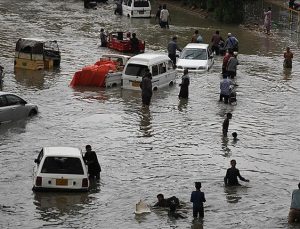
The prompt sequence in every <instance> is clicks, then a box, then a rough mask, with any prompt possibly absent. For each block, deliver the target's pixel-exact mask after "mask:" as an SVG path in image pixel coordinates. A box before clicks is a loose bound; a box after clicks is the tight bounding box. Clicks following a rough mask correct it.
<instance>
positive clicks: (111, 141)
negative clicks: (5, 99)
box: [0, 0, 300, 229]
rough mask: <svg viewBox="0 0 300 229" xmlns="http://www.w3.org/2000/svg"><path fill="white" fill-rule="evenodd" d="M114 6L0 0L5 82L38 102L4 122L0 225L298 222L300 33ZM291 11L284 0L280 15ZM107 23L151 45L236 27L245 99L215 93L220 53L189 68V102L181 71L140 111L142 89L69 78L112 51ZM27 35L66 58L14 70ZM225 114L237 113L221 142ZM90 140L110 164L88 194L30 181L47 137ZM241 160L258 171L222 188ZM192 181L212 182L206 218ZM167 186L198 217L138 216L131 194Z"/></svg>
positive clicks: (150, 196)
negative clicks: (289, 54) (103, 38)
mask: <svg viewBox="0 0 300 229" xmlns="http://www.w3.org/2000/svg"><path fill="white" fill-rule="evenodd" d="M266 6H267V5H266V4H265V5H264V7H265V8H266ZM114 7H115V6H114V4H113V2H112V1H110V2H109V4H107V5H101V4H99V5H98V9H97V10H86V9H84V8H83V2H82V1H80V0H69V1H59V0H51V1H46V0H40V1H33V0H24V1H19V0H0V12H1V13H0V19H1V22H2V23H1V26H0V53H1V55H0V64H1V65H2V66H4V68H5V77H4V83H3V91H9V92H14V93H17V94H19V95H21V96H22V97H23V98H24V99H26V100H27V101H28V102H30V103H33V104H37V105H38V107H39V114H38V115H37V116H35V117H33V118H32V119H28V120H24V121H20V122H17V123H13V124H9V125H4V126H1V127H0V153H1V162H0V173H1V174H2V176H1V178H0V187H1V188H0V213H1V214H0V228H42V227H44V228H120V229H121V228H122V229H124V228H131V229H133V228H149V229H150V228H151V229H153V228H180V229H181V228H205V229H216V228H222V229H224V228H228V229H229V228H300V227H299V226H298V227H297V226H295V227H292V226H288V224H287V215H288V211H289V207H290V201H291V192H292V190H293V189H296V188H297V184H298V183H299V174H300V166H299V161H300V154H299V141H300V132H299V130H300V116H299V112H300V96H299V88H300V78H299V75H300V74H299V73H300V65H299V55H300V52H299V48H298V45H299V40H298V37H297V36H299V34H297V33H295V32H294V31H293V30H292V32H291V31H290V30H288V28H282V29H276V30H273V31H272V35H271V36H267V35H265V34H264V33H261V32H258V31H249V30H244V29H242V28H241V27H238V26H226V25H222V24H219V23H216V22H212V21H209V20H206V19H201V18H198V17H194V16H191V15H184V16H183V13H182V12H179V11H177V10H176V9H172V8H171V7H170V12H171V17H172V21H171V26H170V29H169V30H162V29H161V28H159V26H158V25H157V24H156V23H155V22H154V18H151V19H142V20H140V19H129V18H126V17H122V16H115V15H114V14H113V11H114ZM155 10H156V7H155V6H154V7H153V12H155ZM284 13H286V12H281V11H279V9H278V8H276V7H275V6H274V18H275V17H277V18H281V16H282V14H284ZM285 16H286V15H285ZM274 20H275V19H274ZM101 28H105V30H108V31H114V30H128V31H130V32H136V33H137V37H138V38H141V39H144V40H145V41H146V51H147V52H151V51H157V50H162V51H163V52H164V51H165V50H166V45H167V43H168V41H169V40H170V38H171V37H172V36H173V35H178V43H179V45H180V46H181V47H184V46H185V45H186V44H187V43H188V42H189V41H190V38H191V36H192V34H193V32H194V30H195V29H199V32H200V34H201V35H203V38H204V41H206V42H208V41H209V40H210V37H211V35H212V34H213V33H214V32H215V30H217V29H218V30H220V33H221V35H222V36H223V37H225V35H226V34H227V33H228V32H231V33H232V34H234V35H236V37H237V38H238V39H239V41H240V54H239V55H238V59H239V61H240V65H239V66H238V73H237V78H236V83H237V84H238V85H239V86H238V88H237V100H238V101H237V105H236V106H231V105H226V104H223V103H219V102H218V99H219V81H220V79H221V75H220V72H221V62H222V58H221V57H216V58H215V64H214V66H213V68H212V70H211V71H209V72H208V73H205V74H190V77H191V85H190V96H189V97H190V98H189V100H188V102H183V101H181V102H180V101H179V100H178V93H179V86H178V84H179V83H180V77H181V75H178V80H177V84H176V85H175V86H173V87H170V88H166V89H165V90H159V91H157V92H154V95H153V97H152V102H151V106H150V109H149V110H147V109H144V108H142V105H141V96H140V92H132V91H126V90H122V89H121V88H112V89H102V88H76V89H73V88H71V87H69V86H68V85H69V83H70V81H71V79H72V77H73V74H74V73H75V72H76V71H77V70H79V69H81V68H82V67H83V66H86V65H89V64H92V63H94V62H96V61H97V60H98V59H99V57H100V56H101V55H102V54H104V53H107V52H109V53H111V52H113V51H111V50H108V49H106V48H99V47H98V43H99V31H100V29H101ZM21 37H39V38H46V39H55V40H57V41H58V44H59V46H60V50H61V53H62V61H61V66H60V68H59V69H57V70H53V71H37V72H32V71H25V70H20V69H19V70H18V71H14V65H13V62H14V49H15V43H16V41H17V40H18V39H19V38H21ZM286 46H290V47H291V50H292V51H293V52H294V60H293V69H292V70H291V71H290V72H287V71H283V67H282V63H283V51H284V50H285V47H286ZM227 112H232V114H233V118H232V120H231V122H230V126H229V138H228V139H223V137H222V134H221V133H222V131H221V126H222V122H223V120H224V118H225V114H226V113H227ZM234 131H236V132H237V133H238V138H239V141H237V142H233V140H232V137H231V133H232V132H234ZM86 144H90V145H92V147H93V149H94V150H95V151H96V153H97V155H98V159H99V161H100V164H101V167H102V172H101V180H100V183H99V184H95V185H94V186H93V188H92V190H91V191H90V192H89V193H87V194H51V193H37V194H35V193H34V192H32V190H31V188H32V180H33V177H32V171H33V166H34V159H35V158H36V156H37V154H38V152H39V150H40V149H41V148H42V147H44V146H75V147H79V148H81V149H84V146H85V145H86ZM231 159H236V160H237V168H239V169H240V172H241V175H242V176H244V177H245V178H247V179H249V180H250V182H249V183H243V182H241V183H242V184H243V185H244V184H245V186H242V187H238V188H225V187H224V184H223V178H224V175H225V173H226V169H227V168H229V167H230V163H229V162H230V160H231ZM195 181H201V182H202V191H203V192H204V193H205V195H206V200H207V202H206V203H205V218H204V221H203V225H201V224H200V223H199V222H193V217H192V204H191V203H190V202H189V201H190V194H191V192H192V191H193V190H194V182H195ZM158 193H163V194H164V195H165V197H170V196H173V195H176V196H177V197H178V198H179V199H180V200H181V201H183V202H185V203H186V205H185V207H184V208H183V210H182V211H183V212H184V213H185V214H186V215H187V216H188V217H187V218H186V219H178V220H175V219H172V218H169V217H168V213H167V212H166V211H161V210H153V211H152V213H150V214H147V215H141V216H135V214H134V211H135V204H136V203H137V202H138V201H139V200H140V199H143V200H144V201H145V202H147V203H148V204H151V205H153V204H154V203H155V202H156V195H157V194H158Z"/></svg>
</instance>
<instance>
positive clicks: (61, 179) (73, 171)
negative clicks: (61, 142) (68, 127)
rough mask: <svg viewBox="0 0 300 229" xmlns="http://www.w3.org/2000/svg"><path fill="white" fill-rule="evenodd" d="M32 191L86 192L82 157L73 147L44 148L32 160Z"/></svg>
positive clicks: (86, 176)
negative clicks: (33, 163) (33, 164)
mask: <svg viewBox="0 0 300 229" xmlns="http://www.w3.org/2000/svg"><path fill="white" fill-rule="evenodd" d="M34 162H35V163H36V165H35V166H34V170H33V190H34V191H83V192H84V191H88V190H89V187H90V182H89V179H88V170H87V166H86V165H85V163H84V160H83V155H82V153H81V151H80V149H78V148H74V147H44V148H42V150H41V151H40V153H39V155H38V157H37V158H36V159H35V160H34Z"/></svg>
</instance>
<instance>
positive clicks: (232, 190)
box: [224, 186, 242, 203]
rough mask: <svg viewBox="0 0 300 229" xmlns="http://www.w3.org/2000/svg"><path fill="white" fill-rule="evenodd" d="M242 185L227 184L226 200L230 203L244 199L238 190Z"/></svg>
mask: <svg viewBox="0 0 300 229" xmlns="http://www.w3.org/2000/svg"><path fill="white" fill-rule="evenodd" d="M241 188H242V187H240V186H225V187H224V192H225V195H226V200H227V202H228V203H237V202H239V200H240V199H242V197H241V196H239V194H238V191H239V189H241Z"/></svg>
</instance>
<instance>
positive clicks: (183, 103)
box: [178, 99, 188, 111]
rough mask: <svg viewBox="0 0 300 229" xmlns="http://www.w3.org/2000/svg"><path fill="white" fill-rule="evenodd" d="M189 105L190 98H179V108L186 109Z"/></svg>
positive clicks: (180, 109)
mask: <svg viewBox="0 0 300 229" xmlns="http://www.w3.org/2000/svg"><path fill="white" fill-rule="evenodd" d="M187 107H188V99H179V103H178V110H179V111H186V110H187Z"/></svg>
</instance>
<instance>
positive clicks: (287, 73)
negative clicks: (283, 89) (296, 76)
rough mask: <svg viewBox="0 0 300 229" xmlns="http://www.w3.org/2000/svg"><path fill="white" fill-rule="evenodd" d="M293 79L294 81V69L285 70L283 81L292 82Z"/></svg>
mask: <svg viewBox="0 0 300 229" xmlns="http://www.w3.org/2000/svg"><path fill="white" fill-rule="evenodd" d="M291 79H292V69H291V68H283V80H291Z"/></svg>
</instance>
